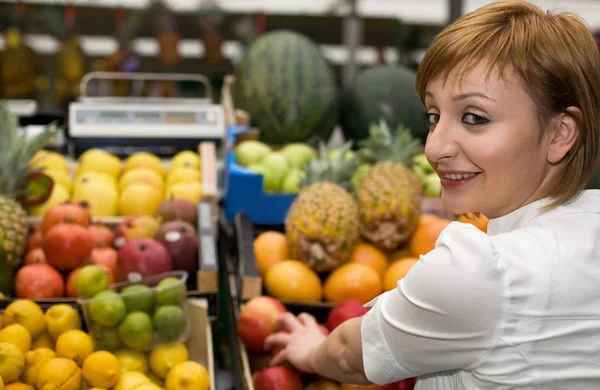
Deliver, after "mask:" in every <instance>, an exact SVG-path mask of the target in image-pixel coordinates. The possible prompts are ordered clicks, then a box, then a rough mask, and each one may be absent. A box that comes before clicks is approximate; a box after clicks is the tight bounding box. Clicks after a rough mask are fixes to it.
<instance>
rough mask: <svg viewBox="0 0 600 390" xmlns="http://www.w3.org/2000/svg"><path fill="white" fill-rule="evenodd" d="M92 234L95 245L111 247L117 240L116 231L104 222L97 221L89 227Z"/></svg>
mask: <svg viewBox="0 0 600 390" xmlns="http://www.w3.org/2000/svg"><path fill="white" fill-rule="evenodd" d="M88 229H89V231H90V233H91V234H92V240H93V241H94V247H101V248H104V247H111V246H113V243H114V241H115V237H116V235H115V233H114V232H113V231H112V230H110V228H109V227H108V226H106V225H104V224H103V223H100V222H97V223H94V224H92V225H90V226H89V227H88Z"/></svg>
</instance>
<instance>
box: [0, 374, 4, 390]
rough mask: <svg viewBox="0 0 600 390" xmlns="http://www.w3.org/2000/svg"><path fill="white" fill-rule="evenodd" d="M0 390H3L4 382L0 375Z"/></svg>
mask: <svg viewBox="0 0 600 390" xmlns="http://www.w3.org/2000/svg"><path fill="white" fill-rule="evenodd" d="M0 390H4V380H3V379H2V375H0Z"/></svg>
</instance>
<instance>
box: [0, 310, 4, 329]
mask: <svg viewBox="0 0 600 390" xmlns="http://www.w3.org/2000/svg"><path fill="white" fill-rule="evenodd" d="M3 327H4V313H0V329H2V328H3Z"/></svg>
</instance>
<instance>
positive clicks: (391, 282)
mask: <svg viewBox="0 0 600 390" xmlns="http://www.w3.org/2000/svg"><path fill="white" fill-rule="evenodd" d="M418 261H419V259H417V258H416V257H406V258H404V259H400V260H396V261H394V262H393V263H392V264H390V266H389V267H388V268H387V269H386V270H385V272H384V273H383V290H384V291H390V290H393V289H395V288H396V287H398V281H399V280H400V279H402V278H404V277H405V276H406V274H407V273H408V271H410V269H411V268H412V267H413V265H415V264H416V263H417V262H418Z"/></svg>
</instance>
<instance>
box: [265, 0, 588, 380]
mask: <svg viewBox="0 0 600 390" xmlns="http://www.w3.org/2000/svg"><path fill="white" fill-rule="evenodd" d="M417 90H418V92H419V93H420V96H421V99H422V101H423V104H424V106H425V107H426V110H427V118H428V119H429V124H430V132H429V136H428V139H427V144H426V147H425V153H426V155H427V158H428V159H429V161H430V163H431V164H432V166H433V167H434V168H435V169H436V171H437V173H438V174H439V175H440V177H441V180H442V184H443V187H444V190H443V194H442V202H443V205H444V207H445V208H446V209H447V210H448V211H450V212H452V213H457V214H460V213H467V212H481V213H483V214H484V215H486V216H487V217H489V218H490V222H489V226H488V233H487V235H486V234H485V233H482V232H480V231H479V230H478V229H476V228H475V227H474V226H472V225H470V224H464V223H459V222H453V223H451V224H450V225H449V226H448V227H447V228H446V229H445V231H444V232H443V233H442V234H441V236H440V237H439V239H438V242H437V244H436V248H435V249H434V250H433V251H431V252H429V253H428V254H426V255H425V256H422V257H421V259H420V261H419V262H418V263H417V264H416V265H415V266H414V267H413V268H412V269H411V271H410V272H409V273H408V275H407V276H406V277H405V278H404V279H402V280H400V281H399V282H398V287H397V288H396V289H395V290H392V291H390V292H386V293H384V294H382V295H381V296H379V297H378V298H377V299H375V300H374V301H373V302H371V303H370V304H369V306H371V309H370V311H369V312H368V314H366V315H365V316H364V317H362V318H356V319H352V320H349V321H347V322H345V323H344V324H343V325H341V326H339V327H338V328H337V329H336V330H335V331H334V332H332V333H331V335H330V336H329V337H324V336H322V335H321V333H320V332H319V330H318V329H317V324H316V322H315V320H314V318H312V317H311V316H309V315H307V314H301V315H299V316H298V317H294V316H292V315H290V314H285V315H283V316H282V317H281V318H280V323H281V325H282V326H283V327H284V328H287V330H289V331H290V333H289V334H285V333H278V334H275V335H272V336H270V337H269V338H268V339H267V342H266V348H271V347H273V346H275V345H279V346H282V347H283V350H282V351H281V352H280V353H278V354H277V355H276V356H275V357H274V359H273V362H272V363H273V364H278V363H281V362H283V361H285V360H287V361H289V362H290V363H291V364H293V365H295V366H296V367H297V368H299V369H300V370H303V371H306V372H314V373H317V374H319V375H321V376H324V377H329V378H332V379H336V380H338V381H341V382H350V383H363V384H367V383H370V382H373V383H377V384H384V383H391V382H394V381H398V380H400V379H403V378H408V377H413V376H418V377H419V380H418V382H417V386H416V388H417V389H420V390H423V389H444V390H448V389H496V390H497V389H517V388H518V389H544V390H548V389H569V390H583V389H586V390H588V389H599V388H600V192H599V191H595V190H594V191H583V189H584V188H585V184H586V183H587V181H588V180H589V176H590V174H591V172H592V170H593V167H594V164H595V162H596V156H597V155H598V152H599V146H600V56H599V54H598V48H597V46H596V43H595V41H594V38H593V36H592V34H591V32H590V31H589V30H588V28H587V27H586V25H585V24H584V23H583V22H582V21H581V20H580V19H579V18H577V17H576V16H574V15H571V14H565V13H555V14H553V13H545V12H543V11H542V10H540V9H539V8H537V7H536V6H534V5H532V4H529V3H524V2H498V3H493V4H490V5H488V6H486V7H483V8H481V9H478V10H476V11H475V12H472V13H471V14H468V15H466V16H464V17H462V18H461V19H459V20H457V21H456V22H455V23H453V24H452V25H451V26H449V27H448V28H446V29H445V30H444V31H443V32H442V33H440V34H439V36H437V37H436V39H435V40H434V41H433V43H432V44H431V46H430V47H429V49H428V51H427V54H426V55H425V57H424V60H423V62H422V64H421V65H420V67H419V70H418V74H417Z"/></svg>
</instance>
